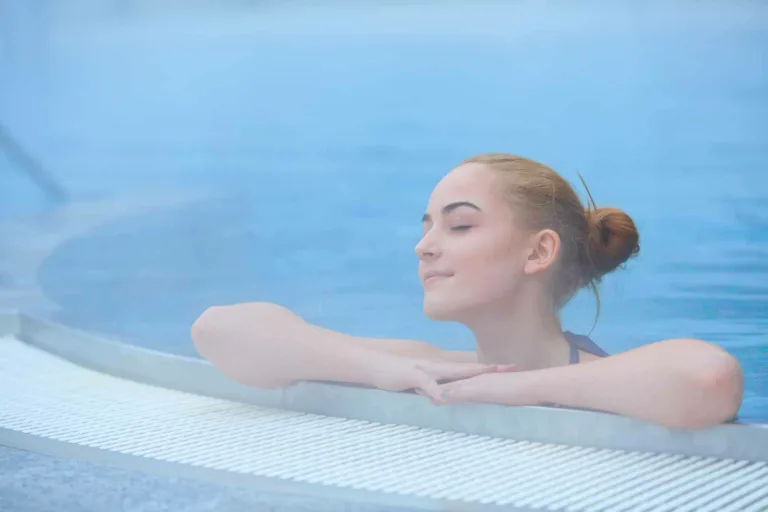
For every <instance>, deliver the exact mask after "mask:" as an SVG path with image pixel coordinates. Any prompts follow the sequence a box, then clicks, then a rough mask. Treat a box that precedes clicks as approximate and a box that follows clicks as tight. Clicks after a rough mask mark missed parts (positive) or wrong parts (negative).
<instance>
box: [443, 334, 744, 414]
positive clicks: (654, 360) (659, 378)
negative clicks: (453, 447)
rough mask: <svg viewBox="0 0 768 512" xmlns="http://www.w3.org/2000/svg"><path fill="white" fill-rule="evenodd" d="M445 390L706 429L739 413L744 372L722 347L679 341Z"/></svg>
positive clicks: (452, 395)
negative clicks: (610, 413) (591, 410)
mask: <svg viewBox="0 0 768 512" xmlns="http://www.w3.org/2000/svg"><path fill="white" fill-rule="evenodd" d="M442 388H443V391H444V393H445V395H446V396H445V397H444V398H443V399H442V400H441V402H442V403H450V402H458V401H480V402H491V403H499V404H507V405H537V404H545V403H555V404H559V405H564V406H568V407H576V408H586V409H594V410H601V411H606V412H612V413H616V414H621V415H625V416H630V417H634V418H638V419H642V420H646V421H650V422H654V423H657V424H661V425H664V426H668V427H677V428H700V427H707V426H711V425H715V424H718V423H722V422H725V421H729V420H731V419H733V418H734V417H735V415H736V413H737V412H738V409H739V406H740V405H741V400H742V394H743V376H742V371H741V367H740V365H739V363H738V361H737V360H736V359H735V358H734V357H732V356H731V355H730V354H728V353H727V352H726V351H725V350H723V349H721V348H720V347H718V346H716V345H712V344H709V343H705V342H703V341H699V340H694V339H675V340H667V341H661V342H658V343H653V344H650V345H645V346H642V347H640V348H636V349H633V350H629V351H627V352H624V353H621V354H617V355H614V356H610V357H606V358H602V359H597V360H594V361H591V362H587V363H583V364H578V365H572V366H562V367H556V368H547V369H543V370H534V371H528V372H517V373H511V374H499V375H481V376H479V377H475V378H471V379H467V380H465V381H459V382H453V383H449V384H445V385H443V386H442Z"/></svg>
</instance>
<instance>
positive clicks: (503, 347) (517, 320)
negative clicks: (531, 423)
mask: <svg viewBox="0 0 768 512" xmlns="http://www.w3.org/2000/svg"><path fill="white" fill-rule="evenodd" d="M526 295H527V294H526ZM527 297H528V298H529V299H532V298H533V297H532V296H531V295H527ZM464 323H465V325H466V326H467V327H468V328H469V329H470V330H471V331H472V333H473V334H474V336H475V342H476V345H477V356H478V360H479V361H480V362H481V363H484V364H514V365H515V366H516V369H517V370H518V371H527V370H538V369H541V368H549V367H553V366H562V365H566V364H568V362H569V358H570V346H569V345H568V342H567V341H566V340H565V337H564V335H563V331H562V329H561V327H560V321H559V319H558V317H557V314H556V313H555V312H554V309H553V308H552V306H551V305H549V304H547V303H546V301H541V300H520V301H517V302H516V303H515V304H507V305H505V306H504V307H502V308H499V310H498V311H495V312H494V311H485V312H483V313H479V314H477V315H476V317H475V318H473V319H472V321H471V322H464Z"/></svg>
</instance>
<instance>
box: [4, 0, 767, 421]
mask: <svg viewBox="0 0 768 512" xmlns="http://www.w3.org/2000/svg"><path fill="white" fill-rule="evenodd" d="M66 5H67V3H66V2H63V3H56V4H54V3H52V2H51V3H47V2H40V3H34V5H33V3H24V2H16V1H12V0H8V1H2V0H0V6H2V7H3V8H4V9H5V14H6V16H5V17H3V16H0V33H4V34H5V35H4V36H2V37H4V38H5V39H4V40H3V39H2V38H0V41H2V44H3V46H2V47H0V48H2V49H3V50H4V52H3V53H1V54H0V55H2V61H0V66H1V67H0V73H2V74H0V76H2V77H3V80H2V81H0V88H2V89H0V93H2V94H0V122H3V123H5V125H6V126H8V127H9V129H12V130H13V132H14V133H15V134H16V135H17V136H18V137H19V138H20V140H21V141H22V142H23V143H24V144H25V145H26V146H27V147H29V148H31V149H32V150H33V151H34V152H35V154H36V155H37V156H38V157H39V158H40V159H41V160H42V161H44V162H45V163H46V165H47V166H48V167H49V168H51V169H54V170H55V172H56V174H57V175H58V176H59V177H60V178H61V179H62V181H63V182H64V183H65V184H66V186H67V187H68V188H69V189H70V190H71V191H72V192H73V193H74V194H75V196H76V197H77V198H90V197H122V196H127V195H129V194H133V195H136V194H139V195H141V194H144V193H147V194H150V193H152V194H157V193H159V192H162V191H179V190H184V191H194V192H195V193H196V194H198V195H199V196H200V198H199V199H198V200H196V201H194V202H191V203H189V204H185V205H183V206H177V207H172V208H167V209H164V210H159V211H154V212H150V213H142V214H139V215H136V216H130V217H126V218H123V219H121V220H119V221H116V222H111V223H109V224H107V225H104V226H102V227H100V228H98V229H95V230H93V231H91V232H89V233H88V234H87V235H84V236H81V237H78V238H75V239H72V240H70V241H69V242H67V243H65V244H64V245H62V246H60V247H59V248H58V249H57V250H56V251H55V252H54V253H53V254H51V255H50V256H49V257H48V259H47V260H46V261H45V262H44V263H43V265H42V266H41V268H40V269H39V273H38V278H39V281H40V283H41V285H42V287H43V289H44V291H45V293H46V295H47V296H48V297H49V298H50V299H52V300H54V301H56V302H57V303H58V305H59V306H60V308H61V309H60V310H59V311H58V312H57V313H56V315H55V318H56V319H57V320H60V321H63V322H66V323H68V324H71V325H75V326H78V327H83V328H87V329H91V330H94V331H99V332H104V333H108V334H110V335H114V336H119V337H121V338H122V339H124V340H126V341H128V342H131V343H136V344H140V345H144V346H148V347H153V348H156V349H160V350H166V351H171V352H175V353H181V354H186V355H193V354H194V349H193V347H192V345H191V343H190V341H189V326H190V324H191V323H192V321H193V320H194V319H195V317H196V316H197V315H198V314H199V313H200V312H201V311H202V310H203V309H205V307H207V306H209V305H212V304H218V303H232V302H239V301H256V300H268V301H273V302H278V303H282V304H285V305H286V306H289V307H290V308H292V309H294V310H295V311H297V312H298V313H299V314H301V315H302V316H304V317H305V318H307V319H308V320H310V321H312V322H315V323H318V324H321V325H324V326H326V327H330V328H333V329H339V330H342V331H345V332H349V333H352V334H358V335H368V336H388V337H409V338H417V339H424V340H428V341H432V342H434V343H436V344H439V345H441V346H444V347H451V348H460V347H464V348H470V347H471V345H472V340H471V337H470V336H469V333H468V332H466V331H465V330H464V329H463V328H462V327H461V326H458V325H455V324H443V323H435V322H432V321H430V320H428V319H426V318H425V317H424V315H423V314H422V311H421V290H420V285H419V282H418V280H417V277H416V258H415V255H414V253H413V246H414V245H415V244H416V242H417V241H418V238H419V236H420V232H421V226H420V218H421V214H422V213H423V209H424V207H425V205H426V202H427V198H428V196H429V193H430V191H431V189H432V187H433V186H434V184H435V183H436V182H437V181H438V180H439V179H440V177H441V176H442V175H443V174H444V173H445V172H447V171H448V170H450V168H451V167H452V166H454V165H456V164H457V163H458V162H460V161H461V160H463V159H464V158H466V157H468V156H470V155H473V154H475V153H480V152H490V151H504V152H512V153H518V154H522V155H525V156H528V157H531V158H533V159H536V160H539V161H542V162H544V163H546V164H548V165H550V166H552V167H554V168H555V169H556V170H558V171H559V172H561V173H562V174H563V175H564V176H565V177H566V178H568V179H569V180H570V181H571V182H572V183H574V184H578V183H579V181H578V178H577V173H581V174H582V175H583V176H584V178H585V180H586V181H587V183H588V185H589V187H590V189H591V191H592V194H593V196H594V197H595V200H596V201H597V202H598V204H601V205H615V206H619V207H621V208H623V209H625V210H626V211H627V212H628V213H630V215H632V216H633V218H634V219H635V221H636V222H637V224H638V226H639V229H640V233H641V247H642V248H641V252H640V256H639V257H638V258H637V259H635V260H633V261H631V262H630V263H629V264H628V265H627V268H626V269H625V270H623V271H618V272H616V273H615V274H612V275H610V276H608V277H606V279H605V281H604V284H603V286H602V289H601V294H602V313H601V316H600V319H599V321H598V323H597V324H596V325H595V326H594V330H592V328H593V321H594V315H595V304H594V300H593V299H592V298H591V297H590V295H589V294H588V293H583V294H580V295H579V296H577V297H576V299H574V301H573V302H572V303H571V304H570V305H569V306H568V307H567V308H566V310H565V311H564V313H563V321H564V324H565V327H566V328H568V329H571V330H574V331H578V332H589V331H590V330H592V336H593V338H594V339H595V340H596V341H597V342H598V343H599V344H600V345H602V346H603V347H604V348H606V349H607V350H608V351H609V352H617V351H622V350H626V349H629V348H632V347H636V346H639V345H641V344H643V343H647V342H651V341H654V340H659V339H663V338H670V337H690V336H694V337H699V338H703V339H706V340H710V341H713V342H716V343H718V344H720V345H721V346H723V347H725V348H726V349H727V350H729V351H730V352H731V353H733V354H734V355H735V356H736V357H738V358H739V360H740V361H741V363H742V364H743V366H744V368H745V373H746V382H747V392H746V396H745V400H744V405H743V407H742V411H741V413H740V417H741V418H742V419H743V420H744V421H755V422H768V176H767V175H766V162H768V132H767V131H766V119H768V76H766V72H765V61H764V51H765V48H766V47H768V8H767V7H766V5H765V4H763V3H760V2H730V3H728V2H719V3H713V2H710V3H705V4H700V3H694V2H683V1H675V2H658V3H657V2H650V3H643V4H642V5H637V4H636V3H634V2H629V1H621V2H613V3H611V4H610V5H607V4H605V3H602V2H578V3H572V2H571V3H569V2H552V3H547V4H546V6H545V5H541V6H537V5H534V4H529V3H517V2H511V3H490V2H480V3H470V2H445V3H440V4H439V5H438V4H437V3H429V2H421V3H418V2H417V3H412V4H409V5H408V6H405V5H400V6H392V5H390V6H385V5H383V4H382V5H379V4H376V3H371V4H366V6H365V7H362V6H359V5H357V4H354V3H344V2H334V3H330V4H327V5H324V6H323V8H322V9H321V8H319V7H313V4H311V3H308V2H307V3H302V2H296V3H291V4H290V5H288V4H286V5H285V6H283V7H266V6H260V5H259V4H254V5H253V6H250V5H249V4H247V3H246V2H239V3H238V2H232V3H228V4H226V5H224V6H219V7H214V3H213V2H211V3H210V4H209V3H207V2H202V1H201V2H195V3H193V4H192V5H193V7H187V8H185V9H182V7H174V5H175V4H174V3H173V2H168V3H163V4H162V5H163V7H157V6H154V7H153V4H152V3H151V2H138V1H137V2H101V3H92V2H87V1H80V2H71V3H70V5H69V6H66ZM0 14H2V11H0ZM2 20H5V21H2ZM12 23H13V24H14V25H13V27H15V28H14V30H5V31H3V28H4V26H3V25H4V24H7V25H8V27H11V24H12ZM8 27H5V28H8ZM2 169H4V170H8V169H7V166H6V167H3V166H2V164H1V163H0V170H2ZM6 176H7V177H8V180H13V181H12V182H10V181H9V183H11V185H12V186H10V187H8V188H6V189H5V190H6V191H5V192H2V191H0V199H3V201H4V205H5V206H4V207H3V208H5V210H4V211H3V210H0V213H5V214H6V215H11V214H20V213H19V212H22V211H25V205H26V206H28V205H30V204H33V203H34V204H35V208H40V206H39V205H37V203H36V202H37V201H39V195H38V193H37V192H36V191H35V190H34V189H33V188H32V187H31V186H29V185H28V184H26V183H24V182H23V180H22V179H21V177H20V175H18V174H11V173H8V172H4V173H3V179H6V178H5V177H6ZM4 195H6V196H8V201H6V200H5V197H3V196H4ZM0 243H1V242H0Z"/></svg>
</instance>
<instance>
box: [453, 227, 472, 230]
mask: <svg viewBox="0 0 768 512" xmlns="http://www.w3.org/2000/svg"><path fill="white" fill-rule="evenodd" d="M470 228H472V226H453V227H452V228H451V231H469V229H470Z"/></svg>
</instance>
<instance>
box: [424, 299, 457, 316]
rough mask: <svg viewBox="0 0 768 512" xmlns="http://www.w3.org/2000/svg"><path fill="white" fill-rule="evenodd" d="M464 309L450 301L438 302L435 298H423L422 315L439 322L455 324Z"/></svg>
mask: <svg viewBox="0 0 768 512" xmlns="http://www.w3.org/2000/svg"><path fill="white" fill-rule="evenodd" d="M463 311H464V308H463V307H461V305H460V304H457V303H456V302H454V301H450V300H440V299H438V298H437V297H424V314H425V315H427V317H428V318H430V319H432V320H437V321H439V322H457V321H459V318H460V317H461V316H462V315H461V313H462V312H463Z"/></svg>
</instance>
